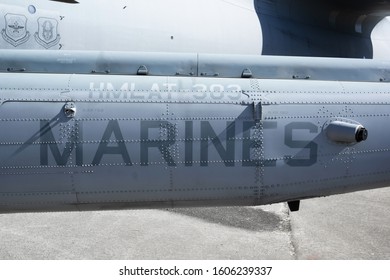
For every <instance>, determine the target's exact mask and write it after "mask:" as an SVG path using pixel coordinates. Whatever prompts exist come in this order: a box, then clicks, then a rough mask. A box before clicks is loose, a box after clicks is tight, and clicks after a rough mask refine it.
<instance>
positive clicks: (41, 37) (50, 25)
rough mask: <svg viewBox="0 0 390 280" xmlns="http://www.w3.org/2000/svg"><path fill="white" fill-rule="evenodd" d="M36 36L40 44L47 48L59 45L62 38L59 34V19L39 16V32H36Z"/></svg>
mask: <svg viewBox="0 0 390 280" xmlns="http://www.w3.org/2000/svg"><path fill="white" fill-rule="evenodd" d="M34 37H35V40H36V41H37V42H38V44H40V45H41V46H43V47H44V48H46V49H48V48H51V47H53V46H55V45H57V44H58V43H59V41H60V39H61V36H60V34H58V21H57V20H56V19H54V18H44V17H41V18H39V19H38V32H35V35H34Z"/></svg>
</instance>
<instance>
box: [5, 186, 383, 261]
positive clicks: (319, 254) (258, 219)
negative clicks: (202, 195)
mask: <svg viewBox="0 0 390 280" xmlns="http://www.w3.org/2000/svg"><path fill="white" fill-rule="evenodd" d="M0 240H1V241H0V259H3V260H5V259H18V260H20V259H76V260H79V259H146V260H148V259H276V260H279V259H387V260H388V259H390V188H384V189H378V190H371V191H364V192H358V193H352V194H347V195H339V196H332V197H327V198H319V199H312V200H305V201H302V202H301V210H300V211H299V212H294V213H289V211H288V209H287V206H286V204H284V203H280V204H275V205H271V206H261V207H220V208H191V209H188V208H184V209H171V210H128V211H127V210H126V211H125V210H122V211H97V212H60V213H28V214H25V213H23V214H1V215H0Z"/></svg>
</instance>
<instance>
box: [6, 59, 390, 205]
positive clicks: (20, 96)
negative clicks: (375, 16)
mask: <svg viewBox="0 0 390 280" xmlns="http://www.w3.org/2000/svg"><path fill="white" fill-rule="evenodd" d="M313 62H315V61H314V59H313ZM313 65H314V63H313ZM362 65H364V63H362ZM21 77H23V79H21ZM0 80H1V88H0V91H1V98H2V100H1V102H2V103H1V106H0V119H1V122H0V128H1V131H7V132H11V133H3V134H1V135H0V143H1V154H0V156H1V163H0V168H1V174H0V175H1V176H2V185H1V191H0V202H1V208H2V210H3V211H7V210H11V211H12V210H13V211H21V210H24V209H26V210H29V209H30V210H31V209H35V208H38V209H50V210H52V209H63V207H66V206H68V207H69V208H70V209H72V208H75V206H77V205H79V206H80V207H84V206H85V207H87V208H90V207H92V208H93V207H95V208H107V207H114V208H123V207H140V206H146V207H149V206H152V205H153V204H155V206H157V207H166V206H179V205H180V206H182V205H183V204H185V203H187V204H189V205H193V204H197V205H221V204H222V205H260V204H268V203H275V202H281V201H288V200H296V199H301V198H309V197H316V196H323V195H330V194H338V193H345V192H350V191H356V190H362V189H368V188H378V187H384V186H387V185H388V183H389V181H390V177H389V176H390V175H389V174H390V171H389V166H390V165H389V164H390V162H389V160H390V157H389V156H388V153H389V151H390V148H389V143H390V142H389V141H388V139H389V138H390V131H388V130H386V129H383V127H386V126H387V123H388V119H389V117H390V116H389V113H388V111H389V110H388V107H389V104H390V96H389V84H388V83H386V82H356V81H321V80H300V79H288V80H287V79H242V78H241V79H240V78H229V79H227V78H219V77H164V76H157V77H156V76H124V75H83V74H79V75H77V74H42V73H40V74H32V73H23V74H17V73H2V74H0ZM70 104H73V106H74V107H75V110H76V113H75V115H74V117H68V116H67V115H66V114H65V108H66V107H67V106H70ZM333 121H342V122H346V123H357V124H359V125H363V126H365V127H366V128H367V130H368V133H369V137H368V139H367V141H363V142H360V143H338V142H335V141H332V140H331V139H329V138H328V137H327V133H326V130H327V126H328V125H329V124H330V123H331V122H333ZM353 136H354V135H353ZM362 163H364V164H362ZM53 180H55V181H58V182H59V183H58V184H56V187H55V188H53V185H52V182H53ZM200 186H201V187H200ZM89 205H90V206H89Z"/></svg>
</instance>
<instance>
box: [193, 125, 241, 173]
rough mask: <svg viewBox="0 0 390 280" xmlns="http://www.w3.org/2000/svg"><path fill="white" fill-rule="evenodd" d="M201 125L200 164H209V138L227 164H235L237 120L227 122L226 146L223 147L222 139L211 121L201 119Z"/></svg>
mask: <svg viewBox="0 0 390 280" xmlns="http://www.w3.org/2000/svg"><path fill="white" fill-rule="evenodd" d="M200 126H201V129H200V138H201V144H200V166H208V164H209V139H210V140H211V143H213V145H214V147H215V149H216V150H217V152H218V154H219V156H220V157H221V159H222V160H223V162H224V164H225V166H234V154H235V131H236V130H235V122H227V124H226V138H225V143H226V148H224V147H223V145H222V141H221V139H220V138H219V137H218V136H217V134H216V133H215V131H214V129H213V128H212V126H211V125H210V122H207V121H201V123H200Z"/></svg>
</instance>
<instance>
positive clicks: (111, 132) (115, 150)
mask: <svg viewBox="0 0 390 280" xmlns="http://www.w3.org/2000/svg"><path fill="white" fill-rule="evenodd" d="M111 136H114V139H113V140H111V141H110V139H111ZM110 143H114V146H111V145H110ZM104 155H121V156H122V159H123V162H124V163H125V164H126V165H129V166H131V165H133V164H132V162H131V160H130V156H129V153H128V152H127V148H126V144H125V141H124V139H123V135H122V131H121V129H120V127H119V123H118V121H117V120H111V121H109V122H108V125H107V127H106V129H105V131H104V133H103V137H102V139H101V140H100V143H99V147H98V149H97V151H96V154H95V157H94V158H93V160H92V165H99V164H100V162H101V160H102V158H103V156H104Z"/></svg>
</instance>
